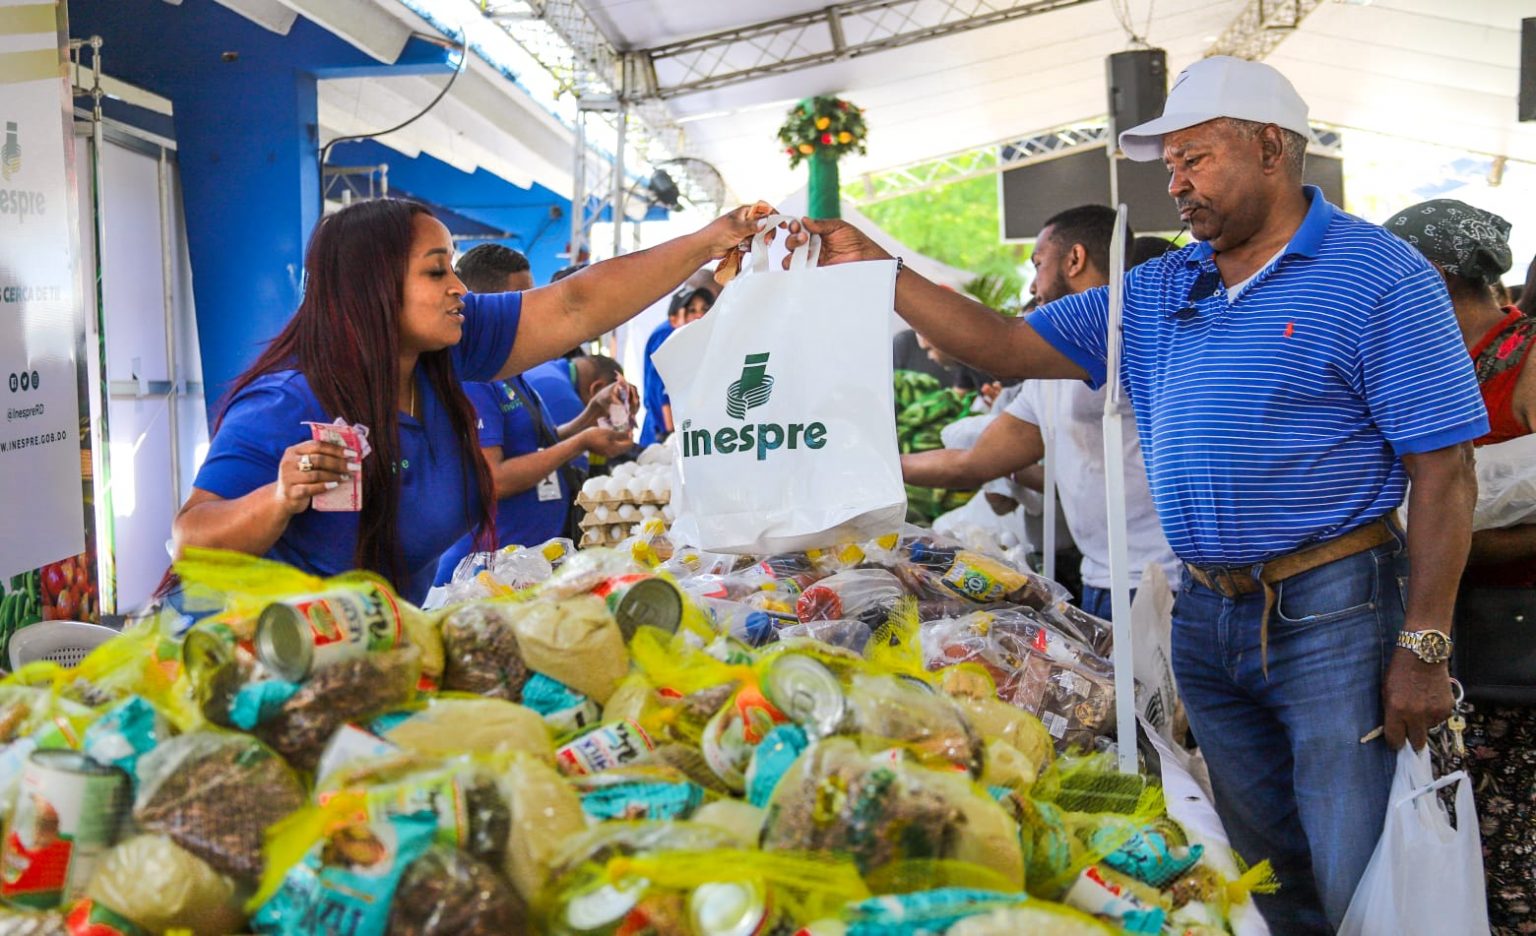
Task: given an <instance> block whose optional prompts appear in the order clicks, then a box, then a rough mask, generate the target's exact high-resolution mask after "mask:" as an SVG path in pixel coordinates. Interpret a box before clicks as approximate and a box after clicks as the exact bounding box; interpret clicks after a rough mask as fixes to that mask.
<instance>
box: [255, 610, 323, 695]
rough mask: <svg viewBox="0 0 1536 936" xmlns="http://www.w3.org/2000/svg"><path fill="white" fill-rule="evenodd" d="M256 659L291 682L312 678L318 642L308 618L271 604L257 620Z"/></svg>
mask: <svg viewBox="0 0 1536 936" xmlns="http://www.w3.org/2000/svg"><path fill="white" fill-rule="evenodd" d="M256 658H257V659H258V660H260V661H261V663H262V665H263V666H265V667H266V668H267V669H269V670H271V671H272V672H273V673H275V674H277V675H278V676H279V677H280V678H282V679H286V680H288V681H289V682H298V681H299V680H301V679H303V678H304V677H305V676H308V675H309V670H310V667H311V665H312V664H313V663H314V659H315V641H314V638H313V636H312V635H311V634H310V633H309V625H308V624H307V623H306V622H305V621H304V618H303V617H302V616H301V615H300V614H299V613H298V612H297V611H294V610H293V609H292V608H290V607H289V606H288V605H285V604H282V603H276V604H269V605H267V606H266V608H265V609H263V610H262V612H261V617H260V618H259V619H258V620H257V621H256Z"/></svg>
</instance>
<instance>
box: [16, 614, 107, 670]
mask: <svg viewBox="0 0 1536 936" xmlns="http://www.w3.org/2000/svg"><path fill="white" fill-rule="evenodd" d="M117 635H118V632H117V631H116V630H113V629H112V628H110V627H103V626H101V625H100V624H87V623H85V622H83V621H38V622H37V623H36V624H29V625H27V626H26V627H23V628H22V629H21V630H18V631H17V632H16V633H14V634H12V635H11V648H10V651H11V652H10V657H11V669H12V670H13V671H14V670H18V669H20V668H21V667H23V666H25V665H27V664H28V663H35V662H37V661H38V660H51V661H52V662H54V663H58V664H59V665H60V666H74V665H75V664H77V663H79V662H80V661H81V660H83V659H85V655H86V654H88V653H90V652H91V651H92V650H95V649H96V648H97V647H99V646H101V645H102V644H104V643H106V642H107V641H109V640H111V639H112V638H113V637H116V636H117Z"/></svg>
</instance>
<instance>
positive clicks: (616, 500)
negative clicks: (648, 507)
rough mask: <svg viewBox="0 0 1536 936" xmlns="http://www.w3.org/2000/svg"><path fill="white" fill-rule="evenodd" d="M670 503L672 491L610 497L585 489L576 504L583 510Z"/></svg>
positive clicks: (577, 497)
mask: <svg viewBox="0 0 1536 936" xmlns="http://www.w3.org/2000/svg"><path fill="white" fill-rule="evenodd" d="M670 503H672V495H671V494H670V493H668V494H649V495H636V494H630V495H629V496H624V495H615V496H612V497H609V496H607V495H602V496H599V495H593V494H588V493H586V492H585V491H583V492H581V493H580V494H577V495H576V506H577V507H580V508H581V509H583V510H591V509H592V508H593V507H617V506H620V505H623V504H634V505H636V506H639V505H640V504H655V505H656V506H658V507H661V506H665V505H666V504H670Z"/></svg>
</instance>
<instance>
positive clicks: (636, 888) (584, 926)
mask: <svg viewBox="0 0 1536 936" xmlns="http://www.w3.org/2000/svg"><path fill="white" fill-rule="evenodd" d="M650 883H651V882H649V881H647V880H645V879H644V878H635V879H633V880H626V881H619V882H618V883H616V884H604V885H603V886H602V887H599V888H597V889H596V890H590V891H587V892H586V893H585V894H578V895H576V896H575V897H572V898H571V899H570V901H569V902H568V903H566V905H565V922H566V923H567V924H568V925H569V926H570V927H571V928H572V929H574V930H577V931H589V930H595V929H600V928H602V927H604V926H607V925H609V924H611V923H617V922H618V921H619V920H621V919H623V918H624V915H625V914H627V913H629V911H631V910H633V909H634V908H635V905H636V904H638V903H639V902H640V897H641V895H643V894H644V893H645V889H646V888H647V887H650Z"/></svg>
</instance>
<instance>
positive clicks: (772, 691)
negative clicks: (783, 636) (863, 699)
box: [763, 653, 847, 735]
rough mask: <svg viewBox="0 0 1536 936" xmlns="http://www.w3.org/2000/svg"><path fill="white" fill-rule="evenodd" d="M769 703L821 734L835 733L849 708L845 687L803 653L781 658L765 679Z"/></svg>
mask: <svg viewBox="0 0 1536 936" xmlns="http://www.w3.org/2000/svg"><path fill="white" fill-rule="evenodd" d="M763 689H764V691H765V692H766V693H767V695H768V701H770V702H772V703H773V704H774V707H775V708H777V709H778V710H779V711H781V712H783V713H784V714H785V715H788V716H789V717H790V718H792V719H794V720H795V721H796V722H798V723H800V724H802V725H804V726H806V727H807V728H809V729H811V731H812V732H814V733H816V734H820V735H830V734H835V733H836V732H837V729H838V728H839V727H841V726H842V722H843V716H844V713H845V711H846V708H847V700H846V699H845V697H844V696H843V684H842V683H841V682H839V681H838V679H837V676H836V675H835V674H834V673H833V672H832V671H831V670H830V669H827V667H826V666H825V665H823V664H822V663H821V662H820V661H818V660H815V659H813V658H811V657H808V656H806V655H804V654H801V653H785V654H782V655H780V656H779V657H778V658H777V659H775V660H774V661H773V663H772V664H771V665H770V666H769V667H768V672H767V674H766V675H765V676H764V677H763Z"/></svg>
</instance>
